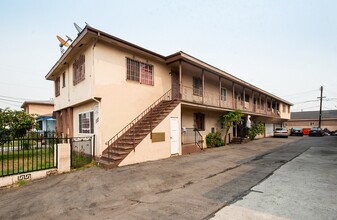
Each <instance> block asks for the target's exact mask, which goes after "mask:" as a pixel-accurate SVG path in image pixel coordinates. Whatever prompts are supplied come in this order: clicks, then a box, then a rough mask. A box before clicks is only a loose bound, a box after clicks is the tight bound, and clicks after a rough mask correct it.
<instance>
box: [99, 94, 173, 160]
mask: <svg viewBox="0 0 337 220" xmlns="http://www.w3.org/2000/svg"><path fill="white" fill-rule="evenodd" d="M164 100H167V101H171V100H172V89H170V90H168V91H167V92H165V94H164V95H162V96H161V97H160V98H158V99H157V100H156V101H155V102H153V103H152V104H151V105H150V106H149V107H148V108H147V109H145V110H144V111H143V112H142V113H140V114H139V115H138V116H137V117H136V118H134V119H133V120H132V121H131V122H130V123H129V124H127V125H126V126H125V127H124V128H122V129H121V130H120V131H119V132H118V133H117V134H116V135H115V136H113V137H112V138H110V139H109V140H108V141H107V142H105V144H106V145H108V151H110V150H111V148H110V147H111V146H112V144H113V143H114V142H115V141H116V140H117V139H118V138H119V137H121V136H122V135H123V134H125V133H126V132H127V131H128V130H129V129H130V128H132V127H133V126H135V125H136V123H137V122H139V121H140V120H141V119H142V118H143V117H144V116H145V115H146V114H148V113H149V112H150V111H151V110H152V109H153V108H154V107H155V106H157V105H158V104H159V103H160V102H162V101H164ZM108 155H109V157H110V154H108Z"/></svg>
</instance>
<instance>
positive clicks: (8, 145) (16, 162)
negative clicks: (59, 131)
mask: <svg viewBox="0 0 337 220" xmlns="http://www.w3.org/2000/svg"><path fill="white" fill-rule="evenodd" d="M59 141H60V139H59V138H57V136H56V135H55V134H52V133H48V134H40V133H29V134H27V135H26V136H24V137H20V138H13V137H7V138H6V139H1V140H0V177H3V176H9V175H14V174H19V173H27V172H32V171H38V170H45V169H51V168H56V167H57V154H58V151H57V149H58V148H57V144H58V142H59Z"/></svg>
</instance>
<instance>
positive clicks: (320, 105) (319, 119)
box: [318, 86, 323, 128]
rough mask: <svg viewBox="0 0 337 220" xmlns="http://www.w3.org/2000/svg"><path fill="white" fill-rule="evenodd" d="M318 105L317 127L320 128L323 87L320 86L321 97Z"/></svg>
mask: <svg viewBox="0 0 337 220" xmlns="http://www.w3.org/2000/svg"><path fill="white" fill-rule="evenodd" d="M319 98H320V104H319V118H318V127H319V128H321V121H322V99H323V86H321V97H319Z"/></svg>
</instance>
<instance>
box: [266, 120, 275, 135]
mask: <svg viewBox="0 0 337 220" xmlns="http://www.w3.org/2000/svg"><path fill="white" fill-rule="evenodd" d="M273 134H274V125H273V124H267V123H266V137H270V136H273Z"/></svg>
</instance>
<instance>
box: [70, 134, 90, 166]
mask: <svg viewBox="0 0 337 220" xmlns="http://www.w3.org/2000/svg"><path fill="white" fill-rule="evenodd" d="M70 144H71V151H70V152H71V167H72V168H79V167H82V166H84V165H87V164H89V163H91V162H92V161H93V160H94V155H95V145H94V144H95V136H90V137H73V138H70Z"/></svg>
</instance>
